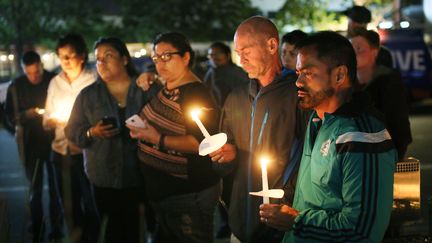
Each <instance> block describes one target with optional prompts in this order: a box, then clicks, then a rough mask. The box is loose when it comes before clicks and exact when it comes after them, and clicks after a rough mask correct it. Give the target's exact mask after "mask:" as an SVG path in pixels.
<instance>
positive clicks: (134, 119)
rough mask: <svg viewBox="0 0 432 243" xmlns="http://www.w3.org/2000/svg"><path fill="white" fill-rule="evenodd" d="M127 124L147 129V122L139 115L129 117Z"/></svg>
mask: <svg viewBox="0 0 432 243" xmlns="http://www.w3.org/2000/svg"><path fill="white" fill-rule="evenodd" d="M126 124H128V125H132V126H134V127H139V128H145V127H146V124H145V122H144V121H143V120H142V119H141V117H139V116H138V115H137V114H135V115H133V116H131V117H129V118H128V119H127V120H126Z"/></svg>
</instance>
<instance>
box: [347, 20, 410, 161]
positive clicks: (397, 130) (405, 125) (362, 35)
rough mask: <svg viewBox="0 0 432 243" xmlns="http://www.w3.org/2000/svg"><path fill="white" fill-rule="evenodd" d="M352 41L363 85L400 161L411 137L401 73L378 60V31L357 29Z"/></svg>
mask: <svg viewBox="0 0 432 243" xmlns="http://www.w3.org/2000/svg"><path fill="white" fill-rule="evenodd" d="M350 41H351V43H352V45H353V47H354V51H355V52H356V57H357V79H358V81H359V83H360V88H361V89H363V90H365V91H366V92H367V93H368V94H369V95H370V96H371V99H372V102H373V104H374V106H375V107H376V108H377V109H378V110H379V111H380V112H382V113H383V114H384V117H385V122H386V127H387V130H388V131H389V133H390V135H391V137H392V140H393V143H394V144H395V147H396V150H397V151H398V161H402V160H403V158H404V157H405V153H406V151H407V148H408V145H409V144H410V143H411V142H412V136H411V129H410V122H409V119H408V115H409V108H408V98H407V95H406V90H405V86H404V85H403V83H402V80H401V76H400V73H399V71H397V70H394V69H392V68H388V67H386V66H384V65H379V64H377V63H376V62H375V60H376V59H377V56H378V52H379V48H380V38H379V35H378V33H376V32H375V31H373V30H366V29H364V28H362V27H359V28H354V30H353V31H352V33H351V37H350Z"/></svg>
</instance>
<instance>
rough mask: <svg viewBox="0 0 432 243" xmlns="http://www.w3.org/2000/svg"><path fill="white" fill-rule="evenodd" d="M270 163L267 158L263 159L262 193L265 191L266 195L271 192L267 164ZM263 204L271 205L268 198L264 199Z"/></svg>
mask: <svg viewBox="0 0 432 243" xmlns="http://www.w3.org/2000/svg"><path fill="white" fill-rule="evenodd" d="M268 162H269V161H268V159H267V158H261V178H262V191H263V193H264V195H265V194H266V192H268V190H269V187H268V179H267V164H268ZM263 202H264V204H269V203H270V200H269V197H268V196H264V197H263Z"/></svg>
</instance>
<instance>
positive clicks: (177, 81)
mask: <svg viewBox="0 0 432 243" xmlns="http://www.w3.org/2000/svg"><path fill="white" fill-rule="evenodd" d="M153 52H154V53H153V56H152V59H153V61H154V62H155V64H156V70H157V72H158V74H159V77H160V79H162V80H163V81H164V83H165V87H164V88H163V89H162V90H161V91H159V93H158V94H157V96H155V97H153V98H152V100H151V101H150V102H149V103H148V104H147V105H145V106H144V108H143V109H142V110H141V113H140V116H141V118H142V119H143V120H144V121H145V123H146V126H145V127H144V128H138V127H135V126H131V125H127V127H128V128H129V129H130V135H131V137H133V138H137V139H139V152H138V157H139V160H140V162H141V163H140V166H141V171H142V173H143V177H144V180H145V185H146V192H147V196H148V197H149V200H150V203H151V205H152V206H153V209H154V210H155V213H156V220H157V223H158V226H159V228H158V231H157V232H156V234H155V242H213V214H214V209H215V206H216V202H217V200H218V197H219V184H218V182H219V177H218V175H217V174H216V173H215V172H214V171H213V168H212V162H211V160H210V158H209V157H201V156H199V155H198V146H199V143H200V142H201V141H202V140H203V138H204V137H203V134H202V133H201V131H200V129H199V128H198V126H197V125H196V123H195V122H194V121H193V120H192V117H191V115H190V112H191V110H192V109H194V108H199V109H201V111H202V115H201V117H200V119H201V121H202V123H203V124H204V126H205V127H206V128H207V130H208V131H209V132H210V134H214V133H216V132H217V128H218V110H217V108H216V106H215V104H214V103H213V102H212V99H211V98H210V95H209V93H208V91H207V89H206V88H205V87H204V85H203V84H202V83H201V82H200V80H199V79H198V78H197V76H196V75H195V74H194V73H193V72H192V71H191V66H192V60H193V58H194V52H193V50H192V48H191V46H190V44H189V41H188V40H187V39H186V38H185V37H184V36H183V35H182V34H180V33H175V32H169V33H164V34H161V35H158V36H157V37H156V38H155V40H154V41H153Z"/></svg>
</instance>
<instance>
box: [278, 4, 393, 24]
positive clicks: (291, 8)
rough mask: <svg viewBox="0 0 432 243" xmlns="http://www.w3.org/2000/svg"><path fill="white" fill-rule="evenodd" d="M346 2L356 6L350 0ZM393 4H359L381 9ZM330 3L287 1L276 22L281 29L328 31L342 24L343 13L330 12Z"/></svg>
mask: <svg viewBox="0 0 432 243" xmlns="http://www.w3.org/2000/svg"><path fill="white" fill-rule="evenodd" d="M344 2H346V3H347V2H351V3H352V4H353V5H355V4H356V3H355V2H354V1H350V0H344ZM357 2H358V1H357ZM392 2H393V0H365V1H362V3H361V4H360V3H357V4H359V5H365V6H367V7H371V6H373V8H375V9H379V8H383V6H386V5H388V4H391V3H392ZM328 3H329V1H326V0H316V1H308V0H287V1H286V2H285V4H284V5H283V7H282V8H281V9H280V11H279V12H278V13H277V15H276V19H275V22H276V24H277V26H278V27H279V28H282V27H283V26H285V25H287V24H289V25H291V26H294V27H295V28H304V27H310V28H312V31H316V30H323V29H328V28H329V25H330V24H331V23H333V24H337V23H338V22H340V17H341V16H342V15H341V13H338V12H335V11H329V10H328Z"/></svg>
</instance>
